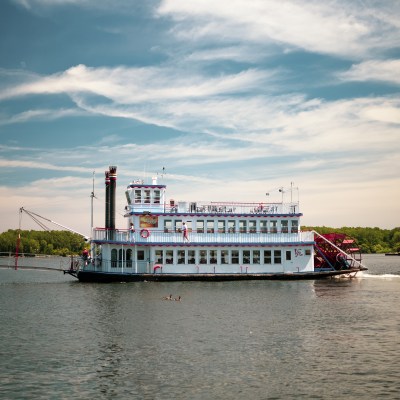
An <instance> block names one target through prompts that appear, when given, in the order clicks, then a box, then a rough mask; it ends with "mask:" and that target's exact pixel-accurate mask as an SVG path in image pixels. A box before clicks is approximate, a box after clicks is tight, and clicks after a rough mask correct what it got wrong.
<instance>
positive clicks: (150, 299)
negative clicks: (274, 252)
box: [0, 255, 400, 400]
mask: <svg viewBox="0 0 400 400" xmlns="http://www.w3.org/2000/svg"><path fill="white" fill-rule="evenodd" d="M363 262H364V264H366V265H367V267H369V271H368V272H367V273H364V274H360V276H359V277H358V278H355V279H352V280H348V279H333V280H327V281H299V282H290V281H288V282H285V281H278V282H275V281H263V282H262V281H257V282H223V283H210V282H172V283H160V282H147V283H146V282H144V283H128V284H122V283H121V284H83V283H79V282H77V281H76V280H75V279H74V278H72V277H70V276H68V275H63V274H62V272H60V271H39V270H23V269H19V270H17V271H15V270H13V269H11V268H0V398H1V399H78V398H79V399H81V398H84V399H92V398H99V399H111V398H113V399H128V398H129V399H244V398H251V399H252V400H255V399H310V398H313V399H371V398H384V399H398V398H399V396H400V395H399V393H400V364H399V354H400V257H395V256H394V257H385V256H383V255H369V256H365V257H364V260H363ZM169 294H172V295H173V297H178V296H181V297H182V300H181V301H169V300H163V299H162V298H163V297H164V296H167V295H169Z"/></svg>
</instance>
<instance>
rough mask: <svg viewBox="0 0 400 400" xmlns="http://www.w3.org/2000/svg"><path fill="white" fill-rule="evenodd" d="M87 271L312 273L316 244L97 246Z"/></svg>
mask: <svg viewBox="0 0 400 400" xmlns="http://www.w3.org/2000/svg"><path fill="white" fill-rule="evenodd" d="M93 254H98V256H97V257H95V259H94V260H93V262H91V263H88V265H87V266H86V267H85V270H88V271H90V270H91V271H103V272H110V273H127V274H130V273H132V274H138V273H139V274H146V273H147V274H154V273H155V274H243V273H252V274H265V273H273V274H276V273H290V272H292V273H293V272H297V273H299V272H313V271H314V256H313V244H312V243H309V244H298V245H292V244H288V245H275V246H246V247H234V246H216V245H214V246H193V245H190V244H187V245H186V246H185V245H180V246H160V245H159V246H140V245H133V246H124V245H119V244H115V243H114V244H113V243H108V244H104V243H103V244H102V245H100V246H95V247H94V249H93Z"/></svg>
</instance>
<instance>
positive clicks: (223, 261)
mask: <svg viewBox="0 0 400 400" xmlns="http://www.w3.org/2000/svg"><path fill="white" fill-rule="evenodd" d="M221 264H229V253H228V250H221Z"/></svg>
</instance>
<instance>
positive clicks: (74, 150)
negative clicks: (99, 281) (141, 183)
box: [0, 0, 400, 235]
mask: <svg viewBox="0 0 400 400" xmlns="http://www.w3.org/2000/svg"><path fill="white" fill-rule="evenodd" d="M399 106H400V1H398V0H392V1H391V0H385V1H381V0H376V1H375V0H353V1H348V0H327V1H323V2H321V1H320V0H279V1H278V0H219V1H215V0H213V1H211V0H190V1H187V0H146V1H139V0H129V1H128V0H2V1H1V3H0V166H1V172H0V231H5V230H7V229H16V228H18V227H19V226H20V225H21V228H22V229H38V226H37V225H35V224H33V222H32V221H31V220H30V219H29V218H28V217H27V216H26V215H25V214H23V216H22V218H20V214H19V209H20V208H21V207H24V208H25V209H27V210H29V211H33V212H35V213H37V214H39V215H41V216H44V217H45V218H48V219H50V220H52V221H56V222H57V223H59V224H62V225H64V226H67V227H69V228H71V229H74V230H76V231H78V232H81V233H83V234H86V235H87V234H88V233H89V231H90V210H91V206H90V204H91V198H90V194H91V192H92V184H93V182H94V188H95V190H94V192H95V196H96V198H95V199H94V201H93V203H94V226H96V227H102V226H104V171H105V170H107V169H108V167H109V166H110V165H116V166H117V167H118V169H117V173H118V181H117V218H116V225H117V227H119V228H126V221H125V219H124V218H123V213H124V206H125V201H126V200H125V194H124V191H125V188H126V186H127V185H128V184H129V183H130V182H131V181H132V180H135V179H145V180H146V181H150V179H151V177H152V176H158V178H159V183H163V184H165V185H167V198H168V199H169V198H173V199H175V200H176V201H179V200H181V201H185V200H186V201H237V202H257V203H258V202H267V201H281V200H282V197H283V198H284V201H289V200H290V196H294V197H295V199H299V201H300V209H301V211H302V212H303V214H304V216H303V219H302V224H303V225H306V226H330V227H337V228H339V227H343V226H361V227H380V228H386V229H392V228H394V227H398V226H400V217H399V215H400V206H399V204H400V201H399V197H400V155H399V154H400V107H399ZM163 169H164V170H163ZM163 171H164V172H163ZM93 178H94V179H93ZM290 187H293V188H294V189H293V191H292V192H290V190H289V188H290ZM279 188H284V189H283V191H284V192H283V196H282V194H281V193H282V192H279ZM266 193H269V196H267V195H266ZM292 198H293V197H292ZM50 227H52V228H56V229H57V226H51V225H50Z"/></svg>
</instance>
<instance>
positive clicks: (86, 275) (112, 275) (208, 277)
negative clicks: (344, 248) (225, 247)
mask: <svg viewBox="0 0 400 400" xmlns="http://www.w3.org/2000/svg"><path fill="white" fill-rule="evenodd" d="M363 270H364V269H363V268H356V269H349V270H341V271H321V272H298V273H292V272H290V273H284V272H282V273H264V274H252V273H247V274H223V273H220V274H201V273H196V274H160V273H153V274H148V273H139V274H135V273H131V274H126V273H118V272H107V273H104V272H93V271H79V272H78V273H77V274H76V277H77V278H78V279H79V281H80V282H93V283H96V282H97V283H113V282H146V281H147V282H179V281H197V282H199V281H200V282H224V281H225V282H226V281H256V280H257V281H259V280H315V279H326V278H332V277H337V276H352V275H353V276H354V275H355V274H357V273H358V272H360V271H363ZM65 272H68V273H69V271H65ZM72 274H73V273H71V275H72ZM74 276H75V275H74Z"/></svg>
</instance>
